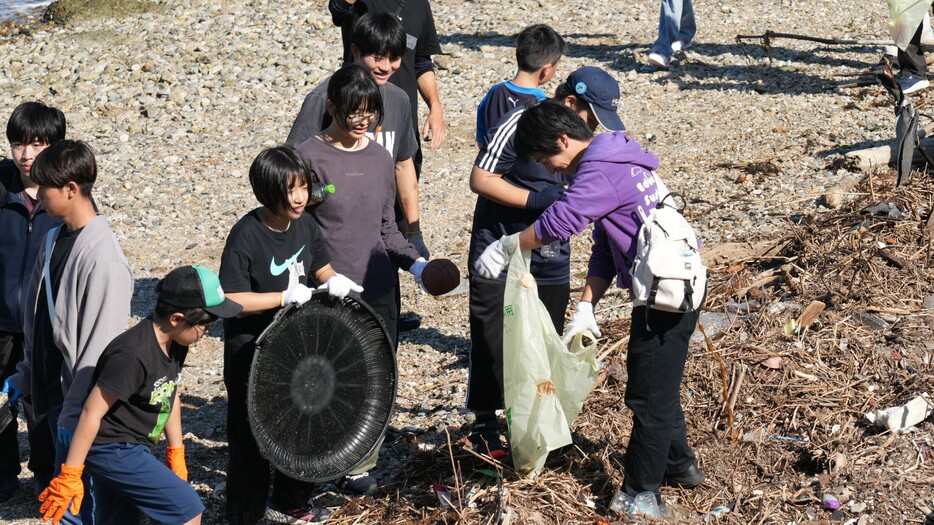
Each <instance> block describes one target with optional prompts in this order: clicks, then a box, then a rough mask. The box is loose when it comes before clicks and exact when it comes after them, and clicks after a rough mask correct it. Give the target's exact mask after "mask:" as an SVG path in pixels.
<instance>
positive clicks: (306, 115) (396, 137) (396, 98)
mask: <svg viewBox="0 0 934 525" xmlns="http://www.w3.org/2000/svg"><path fill="white" fill-rule="evenodd" d="M350 49H351V53H352V56H353V63H354V64H357V65H359V66H362V67H363V68H365V69H366V70H367V71H369V72H370V75H371V76H372V77H373V80H375V81H376V85H377V86H379V91H380V95H382V97H383V107H384V108H385V113H384V114H383V120H382V122H373V123H372V125H371V126H370V128H369V130H367V136H368V137H370V139H372V140H373V141H375V142H376V143H377V144H379V145H380V146H383V147H384V148H386V150H387V151H389V153H390V154H391V155H392V159H393V161H394V162H395V176H396V193H397V195H398V204H397V207H396V219H397V220H399V219H400V218H404V221H405V226H406V229H405V230H403V233H405V234H406V236H407V237H408V239H409V242H411V243H412V244H414V245H415V246H416V247H417V248H418V251H419V253H420V254H421V255H422V257H425V258H426V259H427V258H429V257H430V256H431V254H430V253H429V251H428V247H427V246H425V242H424V239H423V238H422V234H421V229H420V226H419V210H418V180H417V177H416V175H415V164H414V162H413V155H415V152H416V151H417V150H418V142H417V140H416V135H415V131H414V128H412V116H411V111H410V104H409V100H408V96H407V95H406V94H405V91H403V90H402V89H401V88H399V87H398V86H396V85H393V84H391V83H389V80H390V79H391V78H392V77H393V75H394V74H395V73H396V71H397V70H398V69H399V66H400V64H401V63H402V57H403V55H404V54H405V49H406V47H405V29H403V27H402V22H400V21H399V20H398V19H397V18H396V17H395V16H393V15H390V14H388V13H383V14H366V15H364V16H362V17H360V19H359V20H358V21H357V23H356V25H355V26H354V30H353V37H352V39H351V45H350ZM330 81H331V77H327V78H326V79H324V81H323V82H321V83H320V84H318V86H317V87H315V88H314V89H313V90H312V91H311V93H309V94H308V96H307V97H305V101H304V102H303V103H302V109H301V111H299V113H298V116H297V117H295V122H294V123H293V124H292V129H291V131H289V137H288V139H286V144H288V145H290V146H294V147H298V146H299V145H300V144H301V143H303V142H305V141H306V140H308V139H309V138H312V137H314V135H315V134H317V133H318V132H319V131H321V130H323V129H324V128H326V127H328V126H329V125H330V124H331V117H330V116H329V115H328V112H327V109H326V106H325V103H326V101H327V92H328V84H329V83H330ZM337 191H340V189H339V188H338V190H337ZM400 229H401V228H400Z"/></svg>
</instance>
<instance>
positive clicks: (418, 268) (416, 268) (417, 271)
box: [409, 257, 428, 286]
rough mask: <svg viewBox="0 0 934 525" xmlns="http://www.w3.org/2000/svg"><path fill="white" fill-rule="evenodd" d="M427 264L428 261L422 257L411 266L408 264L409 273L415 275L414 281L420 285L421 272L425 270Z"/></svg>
mask: <svg viewBox="0 0 934 525" xmlns="http://www.w3.org/2000/svg"><path fill="white" fill-rule="evenodd" d="M427 265H428V261H426V260H425V258H424V257H419V258H418V260H416V261H415V262H414V263H412V266H409V273H411V274H412V276H413V277H415V282H416V283H417V284H418V285H419V286H421V285H422V272H423V271H425V266H427Z"/></svg>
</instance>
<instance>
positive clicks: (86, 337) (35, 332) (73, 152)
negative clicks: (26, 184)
mask: <svg viewBox="0 0 934 525" xmlns="http://www.w3.org/2000/svg"><path fill="white" fill-rule="evenodd" d="M30 176H31V177H32V180H33V181H35V182H36V184H38V185H39V191H38V196H39V200H40V201H41V202H42V206H43V207H44V208H45V210H46V212H47V213H48V214H49V215H51V216H53V217H59V218H61V219H62V222H63V223H64V224H63V226H60V227H57V228H53V229H52V230H50V231H49V232H48V234H46V236H45V237H44V239H43V240H42V247H41V248H40V251H39V255H38V257H37V258H36V264H35V265H34V267H33V273H32V278H31V280H30V281H29V291H28V293H27V295H26V308H25V319H24V324H23V327H24V330H23V332H24V335H25V347H24V352H23V353H24V358H23V360H22V361H21V362H20V363H19V365H18V366H17V367H16V370H17V372H16V373H15V374H14V375H13V376H11V377H10V379H9V381H10V384H11V386H12V387H13V388H15V389H16V391H17V392H19V393H21V394H24V395H31V396H32V397H33V402H34V405H33V411H34V412H40V411H45V412H47V414H48V418H49V427H50V431H51V433H52V436H53V437H54V438H55V464H56V466H58V465H61V464H62V463H64V461H65V456H66V454H67V453H68V446H69V445H70V444H71V440H72V438H73V436H74V432H75V427H76V426H77V424H78V417H79V415H80V414H81V408H82V407H83V406H84V401H85V399H86V398H87V394H88V391H89V390H90V387H91V382H92V376H93V374H94V367H95V366H96V365H97V360H98V358H99V357H100V355H101V352H103V351H104V348H105V347H106V346H107V344H108V343H110V341H112V340H113V338H114V337H116V336H117V335H119V334H120V333H121V332H123V330H124V328H125V327H126V324H127V321H129V318H130V299H131V298H132V296H133V276H132V274H131V273H130V265H129V264H127V261H126V258H125V257H124V256H123V251H122V250H121V249H120V245H119V244H118V243H117V238H116V237H115V236H114V234H113V232H112V231H111V230H110V227H109V226H108V225H107V219H106V218H104V217H103V216H99V215H97V211H96V210H95V208H94V203H93V201H92V200H91V190H92V188H93V186H94V182H95V181H96V180H97V162H96V161H95V159H94V153H93V152H92V151H91V148H90V147H89V146H88V145H87V144H85V143H84V142H81V141H73V140H60V141H58V142H56V143H55V144H52V145H51V146H49V147H48V148H47V149H46V150H45V151H43V152H42V153H41V154H39V155H38V156H37V157H36V160H35V162H34V163H33V165H32V170H31V172H30ZM46 371H48V372H49V373H50V374H48V375H51V377H47V374H46ZM52 374H54V375H52ZM39 401H42V402H43V403H44V404H43V405H41V406H40V405H39V404H38V403H39ZM90 499H91V498H87V500H85V504H84V506H83V507H82V508H81V514H82V517H81V518H79V517H77V516H74V515H72V514H70V513H66V515H65V517H64V519H65V520H66V522H67V523H81V520H82V519H84V520H87V522H88V523H92V521H91V519H92V517H91V515H90V514H91V512H92V509H93V502H92V501H89V500H90Z"/></svg>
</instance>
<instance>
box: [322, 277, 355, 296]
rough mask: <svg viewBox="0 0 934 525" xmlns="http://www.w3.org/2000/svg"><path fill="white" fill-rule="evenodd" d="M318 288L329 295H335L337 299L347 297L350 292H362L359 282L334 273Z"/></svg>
mask: <svg viewBox="0 0 934 525" xmlns="http://www.w3.org/2000/svg"><path fill="white" fill-rule="evenodd" d="M318 289H319V290H327V291H328V295H330V296H331V297H336V298H338V299H343V298H344V297H347V295H348V294H349V293H350V292H357V293H361V292H363V287H362V286H360V285H359V284H357V283H355V282H353V281H351V280H350V279H349V278H347V277H345V276H343V275H341V274H339V273H335V274H334V275H332V276H331V278H330V279H328V280H327V282H325V283H324V284H322V285H321V286H319V287H318Z"/></svg>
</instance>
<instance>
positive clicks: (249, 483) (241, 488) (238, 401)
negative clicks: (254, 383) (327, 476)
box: [224, 290, 399, 525]
mask: <svg viewBox="0 0 934 525" xmlns="http://www.w3.org/2000/svg"><path fill="white" fill-rule="evenodd" d="M396 294H397V292H396V290H390V291H388V292H386V293H385V294H383V295H382V296H380V297H376V298H374V299H372V300H370V301H369V302H368V303H367V304H369V305H370V307H371V308H373V311H374V312H376V314H377V315H378V316H379V317H380V318H381V319H382V321H383V324H384V325H385V327H386V330H387V332H388V334H389V340H390V341H395V340H396V329H395V328H396V322H397V321H398V315H399V311H398V309H397V308H396V303H395V296H396ZM255 353H256V347H255V346H253V345H252V344H251V345H247V346H244V347H243V348H241V349H240V350H239V351H237V352H227V351H225V352H224V384H225V385H226V386H227V443H228V445H227V451H228V458H229V459H228V466H227V521H228V522H229V523H232V524H235V525H253V524H254V523H256V522H258V521H259V520H260V519H261V518H262V517H263V515H264V514H265V512H266V498H267V496H270V494H269V483H270V479H271V480H272V494H271V496H270V497H269V499H270V503H271V504H272V505H273V506H274V507H276V508H278V509H293V508H298V507H302V506H304V505H305V503H306V502H307V501H308V498H309V497H311V495H312V492H313V490H314V487H315V486H314V484H313V483H306V482H303V481H298V480H296V479H293V478H290V477H289V476H286V475H285V474H283V473H281V472H279V471H278V470H276V469H275V468H272V469H271V476H270V465H269V462H268V461H266V459H265V458H263V456H262V455H261V454H260V452H259V448H258V446H257V445H256V438H254V437H253V430H252V429H251V428H250V422H249V419H248V414H247V388H248V384H249V380H250V367H251V366H252V364H253V355H254V354H255ZM378 452H379V451H378V449H377V450H376V451H374V453H373V457H374V461H375V457H376V455H377V454H378Z"/></svg>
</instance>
